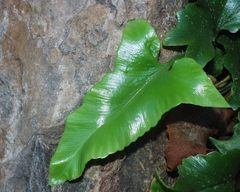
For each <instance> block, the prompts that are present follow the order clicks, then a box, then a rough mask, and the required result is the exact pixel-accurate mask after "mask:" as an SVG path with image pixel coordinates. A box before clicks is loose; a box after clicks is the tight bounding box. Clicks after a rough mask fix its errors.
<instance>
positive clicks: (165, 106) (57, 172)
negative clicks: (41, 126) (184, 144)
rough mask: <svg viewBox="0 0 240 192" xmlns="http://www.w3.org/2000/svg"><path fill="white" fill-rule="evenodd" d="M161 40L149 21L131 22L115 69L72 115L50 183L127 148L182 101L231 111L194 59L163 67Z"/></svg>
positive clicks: (71, 176)
mask: <svg viewBox="0 0 240 192" xmlns="http://www.w3.org/2000/svg"><path fill="white" fill-rule="evenodd" d="M159 49H160V42H159V39H158V37H157V35H156V33H155V31H154V29H153V28H152V27H151V26H150V25H149V24H148V23H147V22H146V21H144V20H136V21H131V22H129V23H128V24H127V26H126V28H125V30H124V34H123V38H122V41H121V44H120V47H119V49H118V53H117V58H116V60H115V69H114V71H112V72H111V73H109V74H107V75H106V76H105V77H104V78H103V79H102V80H101V81H100V82H99V83H97V84H96V85H95V86H94V87H93V88H92V89H91V90H90V91H89V92H88V93H87V94H86V96H85V98H84V101H83V104H82V106H81V107H80V108H79V109H77V110H76V111H74V112H73V113H71V114H70V115H69V116H68V118H67V120H66V125H65V130H64V134H63V136H62V138H61V140H60V142H59V145H58V147H57V150H56V152H55V154H54V156H53V158H52V160H51V164H50V175H49V183H50V184H51V185H54V184H59V183H62V182H64V181H66V180H73V179H76V178H78V177H79V176H80V175H81V174H82V172H83V170H84V167H85V165H86V163H87V162H88V161H89V160H90V159H96V158H104V157H106V156H107V155H109V154H112V153H114V152H116V151H118V150H122V149H123V148H124V147H126V146H128V145H129V144H130V143H132V142H134V141H135V140H136V139H137V138H138V137H140V136H142V135H143V134H144V133H145V132H147V131H148V130H149V129H150V128H151V127H153V126H155V125H156V124H157V122H158V121H159V119H160V118H161V116H162V115H163V114H164V113H165V112H167V111H168V110H169V109H171V108H173V107H175V106H177V105H179V104H180V103H191V104H195V105H201V106H214V107H228V104H227V103H226V101H225V100H224V98H223V97H222V96H221V95H220V94H219V93H218V91H217V90H216V89H215V87H214V85H213V84H212V82H211V81H210V80H209V79H208V77H207V75H206V74H205V73H204V71H203V70H202V69H201V66H200V65H198V64H197V63H196V62H195V61H194V60H192V59H189V58H183V59H180V60H176V61H172V62H170V63H168V64H165V65H163V64H159V63H158V61H157V56H158V53H159Z"/></svg>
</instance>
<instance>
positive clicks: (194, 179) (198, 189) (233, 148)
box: [151, 123, 240, 192]
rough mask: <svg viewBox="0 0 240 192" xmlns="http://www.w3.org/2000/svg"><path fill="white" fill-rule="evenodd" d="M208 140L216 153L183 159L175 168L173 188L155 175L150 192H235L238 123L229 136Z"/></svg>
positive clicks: (239, 166) (239, 153) (238, 167)
mask: <svg viewBox="0 0 240 192" xmlns="http://www.w3.org/2000/svg"><path fill="white" fill-rule="evenodd" d="M210 140H211V142H212V143H213V144H214V145H215V146H216V147H217V149H218V150H219V152H217V151H215V152H212V153H209V154H207V155H197V156H191V157H188V158H186V159H184V160H183V162H182V164H181V165H180V166H179V167H178V173H179V177H178V178H177V181H176V184H175V185H174V186H173V187H170V186H167V185H166V184H165V183H164V182H163V181H162V180H161V178H160V176H159V175H156V179H155V180H154V181H153V183H152V185H151V189H152V192H182V191H184V192H191V191H194V192H235V191H236V177H237V175H238V174H239V172H240V161H239V159H240V123H238V124H237V125H236V126H235V128H234V135H233V136H232V138H231V139H229V140H225V141H221V140H217V139H214V138H210Z"/></svg>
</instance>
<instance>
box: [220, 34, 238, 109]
mask: <svg viewBox="0 0 240 192" xmlns="http://www.w3.org/2000/svg"><path fill="white" fill-rule="evenodd" d="M231 37H232V38H230V37H228V36H226V35H221V36H220V37H219V39H218V42H219V43H220V44H222V45H223V46H224V49H225V52H226V54H225V55H223V56H222V57H221V59H219V61H218V62H219V63H222V65H223V66H224V67H225V68H226V69H227V70H228V71H229V73H230V74H231V76H232V82H233V84H232V95H231V98H230V101H229V103H230V105H231V106H232V107H233V108H234V109H237V108H239V107H240V56H239V50H240V36H239V34H236V35H234V36H233V35H231Z"/></svg>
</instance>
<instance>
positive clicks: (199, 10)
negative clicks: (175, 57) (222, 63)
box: [164, 0, 240, 66]
mask: <svg viewBox="0 0 240 192" xmlns="http://www.w3.org/2000/svg"><path fill="white" fill-rule="evenodd" d="M177 19H178V23H177V26H176V27H175V28H174V29H173V30H172V31H170V32H169V33H168V34H167V37H166V38H165V40H164V45H166V46H184V45H187V50H186V56H188V57H191V58H194V59H195V60H196V61H198V62H199V63H200V64H201V65H202V66H205V65H206V63H207V62H208V61H210V60H211V59H213V57H214V54H215V50H214V47H213V42H214V41H215V39H216V37H217V35H218V33H219V32H220V31H221V30H228V31H230V32H237V31H238V29H239V28H240V1H239V0H198V1H197V2H195V3H190V4H188V5H187V6H186V7H185V8H184V9H183V10H181V11H179V12H178V13H177Z"/></svg>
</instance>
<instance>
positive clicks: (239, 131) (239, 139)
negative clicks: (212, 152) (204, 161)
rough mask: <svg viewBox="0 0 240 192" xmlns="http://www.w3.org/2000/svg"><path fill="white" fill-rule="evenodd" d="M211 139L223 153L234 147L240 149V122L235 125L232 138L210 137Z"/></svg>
mask: <svg viewBox="0 0 240 192" xmlns="http://www.w3.org/2000/svg"><path fill="white" fill-rule="evenodd" d="M210 140H211V142H212V143H213V144H214V145H215V146H216V147H217V149H218V150H219V151H220V152H221V153H225V152H228V151H230V150H234V149H238V150H240V123H238V124H237V125H235V127H234V135H233V136H232V138H231V139H229V140H224V141H222V140H217V139H214V138H210Z"/></svg>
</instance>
